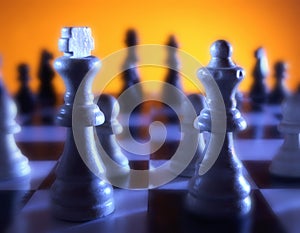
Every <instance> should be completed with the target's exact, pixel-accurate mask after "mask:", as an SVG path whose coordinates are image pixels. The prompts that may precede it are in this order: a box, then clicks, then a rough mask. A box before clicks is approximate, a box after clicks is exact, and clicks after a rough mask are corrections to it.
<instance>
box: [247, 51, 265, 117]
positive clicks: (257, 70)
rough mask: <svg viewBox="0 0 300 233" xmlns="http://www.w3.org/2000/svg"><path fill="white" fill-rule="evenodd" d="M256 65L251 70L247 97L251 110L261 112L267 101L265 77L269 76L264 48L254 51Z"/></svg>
mask: <svg viewBox="0 0 300 233" xmlns="http://www.w3.org/2000/svg"><path fill="white" fill-rule="evenodd" d="M254 55H255V58H256V63H255V67H254V70H253V78H254V81H253V83H252V86H251V89H250V93H249V97H250V101H251V106H252V110H254V111H262V108H263V105H264V104H265V103H266V101H267V87H266V84H265V80H266V77H267V76H268V75H269V65H268V59H267V55H266V52H265V50H264V48H262V47H259V48H258V49H257V50H255V53H254Z"/></svg>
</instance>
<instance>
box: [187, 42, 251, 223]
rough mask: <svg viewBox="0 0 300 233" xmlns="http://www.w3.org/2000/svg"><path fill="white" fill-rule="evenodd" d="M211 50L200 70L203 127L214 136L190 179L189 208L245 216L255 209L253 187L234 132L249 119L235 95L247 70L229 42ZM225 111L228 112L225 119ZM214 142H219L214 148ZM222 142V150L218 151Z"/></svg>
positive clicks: (211, 214) (200, 212) (215, 215)
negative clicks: (203, 92)
mask: <svg viewBox="0 0 300 233" xmlns="http://www.w3.org/2000/svg"><path fill="white" fill-rule="evenodd" d="M210 53H211V57H212V58H211V60H210V62H209V64H208V66H207V67H205V68H202V69H200V70H199V71H198V75H199V79H200V80H201V81H202V83H203V85H204V86H205V90H206V99H207V103H208V107H207V108H205V109H203V110H202V111H201V114H200V117H199V128H200V130H201V131H207V132H209V137H210V138H209V142H208V143H207V144H206V147H205V150H204V153H205V154H204V158H203V160H202V161H200V162H201V163H200V164H199V165H198V167H199V170H198V171H197V172H195V174H194V176H193V177H192V179H191V180H190V184H189V190H188V196H187V208H188V210H189V211H190V212H192V213H194V214H196V215H199V216H205V217H208V218H210V217H211V218H213V219H215V218H221V219H224V218H235V217H241V216H245V215H247V214H248V213H249V212H250V210H251V199H250V190H251V188H250V185H249V183H248V182H247V180H246V179H245V177H244V176H243V173H242V164H241V162H240V160H239V159H238V157H237V156H236V154H235V150H234V143H233V132H235V131H238V130H243V129H245V128H246V122H245V120H244V119H243V117H242V116H241V114H240V112H239V110H237V109H236V101H235V100H234V99H233V98H232V96H235V90H236V88H237V85H238V84H239V83H240V82H241V81H242V79H243V78H244V70H243V69H242V68H241V67H238V66H237V65H236V64H235V63H234V62H233V61H232V59H231V54H232V47H231V45H230V44H229V43H228V42H227V41H224V40H218V41H216V42H214V43H213V44H212V46H211V48H210ZM211 76H212V77H213V79H214V80H212V78H211ZM214 82H215V83H216V84H217V85H218V89H219V91H220V92H221V93H220V94H221V95H222V99H223V101H224V102H223V103H222V101H220V100H218V95H217V94H216V93H218V92H216V88H213V85H212V83H214ZM223 104H224V105H225V106H224V105H223ZM224 107H225V109H223V108H224ZM222 110H223V111H224V115H225V114H226V116H224V118H223V117H222ZM222 119H223V120H224V122H223V123H222ZM214 122H217V123H215V124H217V125H218V127H216V125H214ZM222 126H223V127H224V128H223V129H222ZM224 134H225V135H224ZM223 136H225V138H224V141H223V140H222V137H223ZM210 143H215V144H214V146H213V147H211V146H210ZM218 145H219V146H220V151H218V150H217V151H216V148H217V147H218Z"/></svg>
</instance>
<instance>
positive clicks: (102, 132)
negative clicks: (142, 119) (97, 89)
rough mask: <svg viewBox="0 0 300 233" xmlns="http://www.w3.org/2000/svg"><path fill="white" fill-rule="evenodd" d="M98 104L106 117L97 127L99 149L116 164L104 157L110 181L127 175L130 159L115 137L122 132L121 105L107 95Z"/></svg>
mask: <svg viewBox="0 0 300 233" xmlns="http://www.w3.org/2000/svg"><path fill="white" fill-rule="evenodd" d="M97 104H98V106H99V108H100V110H101V111H102V112H103V114H104V117H105V121H104V123H103V124H102V125H98V126H97V127H96V132H97V135H98V138H99V143H100V144H101V147H98V150H99V154H100V155H103V154H104V153H105V154H106V155H108V156H109V158H110V159H111V160H113V161H114V162H115V163H116V164H112V163H111V161H108V160H107V159H108V158H105V157H102V161H103V162H104V163H105V165H106V177H108V179H110V178H114V177H120V176H123V175H126V174H127V173H128V172H129V169H130V168H129V163H128V159H127V157H126V156H125V155H124V154H123V153H122V151H121V148H120V146H119V144H118V143H117V141H116V136H115V134H119V133H121V131H122V126H121V125H120V124H119V122H118V120H117V116H118V114H119V111H120V107H119V104H118V102H117V100H116V99H115V98H114V97H113V96H111V95H106V94H101V95H100V97H99V99H98V103H97ZM109 165H111V167H109Z"/></svg>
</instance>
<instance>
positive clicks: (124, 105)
mask: <svg viewBox="0 0 300 233" xmlns="http://www.w3.org/2000/svg"><path fill="white" fill-rule="evenodd" d="M125 44H126V46H127V57H126V59H125V61H124V64H123V67H122V70H124V71H123V73H122V78H123V88H122V92H121V93H120V95H122V94H123V93H124V92H126V98H121V99H119V104H120V111H121V112H122V113H127V114H135V113H139V112H140V106H137V107H136V108H135V109H131V106H132V104H133V103H135V102H139V101H140V100H142V95H143V91H142V88H141V86H140V85H137V84H139V83H140V78H139V74H138V71H137V68H136V67H137V62H138V57H137V52H136V45H138V37H137V33H136V31H135V30H133V29H129V30H127V32H126V38H125Z"/></svg>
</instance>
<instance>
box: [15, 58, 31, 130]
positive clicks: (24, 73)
mask: <svg viewBox="0 0 300 233" xmlns="http://www.w3.org/2000/svg"><path fill="white" fill-rule="evenodd" d="M18 73H19V77H18V80H19V81H20V84H21V85H20V89H19V90H18V92H17V94H16V96H15V100H16V103H17V107H18V110H19V113H20V114H21V115H23V116H24V117H25V116H26V117H25V118H28V119H24V122H23V123H24V124H27V123H30V122H31V121H32V117H33V114H34V111H35V96H34V94H33V93H32V91H31V90H30V88H29V85H28V83H29V81H30V76H29V66H28V65H27V64H20V65H19V66H18Z"/></svg>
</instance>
